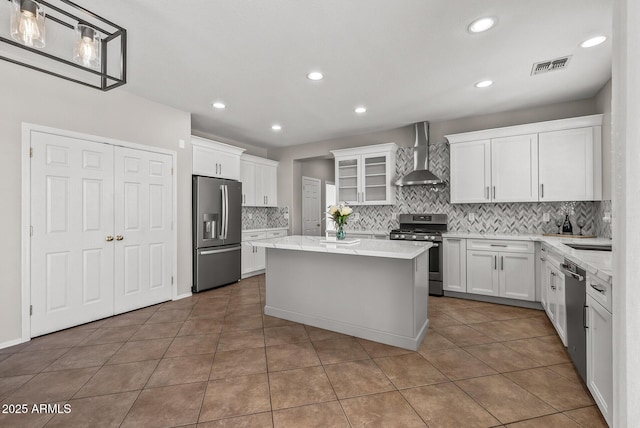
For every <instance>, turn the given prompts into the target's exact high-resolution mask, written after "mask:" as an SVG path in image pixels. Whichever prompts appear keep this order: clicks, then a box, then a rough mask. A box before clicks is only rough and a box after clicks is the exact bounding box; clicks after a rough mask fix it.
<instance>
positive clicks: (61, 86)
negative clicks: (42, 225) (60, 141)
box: [0, 61, 191, 347]
mask: <svg viewBox="0 0 640 428" xmlns="http://www.w3.org/2000/svg"><path fill="white" fill-rule="evenodd" d="M0 76H2V79H0V94H2V96H0V189H2V202H3V209H2V225H3V227H4V231H5V232H4V239H3V240H2V243H0V260H2V267H1V269H0V296H1V298H0V347H1V346H2V344H3V343H6V342H10V341H14V340H18V339H20V337H21V333H22V331H21V328H22V326H21V313H20V311H21V307H22V306H21V286H22V285H21V238H22V233H26V231H25V230H22V225H21V184H20V183H21V179H22V171H21V166H20V165H21V157H20V155H21V144H22V133H21V132H22V122H29V123H34V124H38V125H44V126H50V127H54V128H59V129H65V130H70V131H75V132H81V133H85V134H92V135H97V136H104V137H108V138H114V139H119V140H124V141H128V142H132V143H138V144H145V145H148V146H153V147H160V148H163V149H170V150H174V151H176V152H177V189H176V191H177V204H178V207H177V210H178V218H177V219H176V225H177V228H178V230H177V233H178V242H177V254H178V272H177V275H178V294H179V295H180V294H183V293H188V292H189V291H190V288H191V143H190V139H189V135H190V133H191V117H190V115H189V113H187V112H183V111H179V110H175V109H173V108H170V107H166V106H163V105H160V104H157V103H154V102H151V101H148V100H145V99H143V98H140V97H137V96H135V95H131V94H129V93H127V92H126V88H127V87H126V86H124V87H121V88H117V89H114V90H112V91H109V92H100V91H98V90H96V89H92V88H87V87H83V86H81V85H78V84H75V83H72V82H66V81H64V80H61V79H58V78H55V77H52V76H47V75H45V74H43V73H39V72H36V71H33V70H28V69H26V68H24V67H19V66H17V65H14V64H10V63H7V62H4V61H2V62H0ZM179 139H183V140H185V148H184V149H179V148H178V140H179Z"/></svg>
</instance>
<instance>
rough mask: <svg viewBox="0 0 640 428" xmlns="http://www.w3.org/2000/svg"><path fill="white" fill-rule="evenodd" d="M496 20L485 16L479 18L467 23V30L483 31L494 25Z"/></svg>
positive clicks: (471, 31)
mask: <svg viewBox="0 0 640 428" xmlns="http://www.w3.org/2000/svg"><path fill="white" fill-rule="evenodd" d="M496 22H498V20H497V19H496V18H494V17H491V16H487V17H485V18H479V19H476V20H475V21H473V22H472V23H471V24H469V27H467V28H468V30H469V32H470V33H482V32H483V31H487V30H488V29H490V28H491V27H493V26H494V25H496Z"/></svg>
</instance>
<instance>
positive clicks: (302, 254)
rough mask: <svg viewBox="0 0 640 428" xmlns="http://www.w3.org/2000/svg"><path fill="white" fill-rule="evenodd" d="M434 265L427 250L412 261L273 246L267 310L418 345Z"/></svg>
mask: <svg viewBox="0 0 640 428" xmlns="http://www.w3.org/2000/svg"><path fill="white" fill-rule="evenodd" d="M416 265H417V267H416ZM428 270H429V268H428V257H427V255H426V252H425V253H423V254H421V255H420V256H418V257H417V258H415V259H409V260H407V259H393V258H382V257H368V256H357V255H344V254H331V253H318V252H307V251H296V250H282V249H276V248H267V276H266V291H267V296H266V298H267V299H266V306H265V314H267V315H271V316H276V317H279V318H284V319H288V320H291V321H297V322H302V323H305V324H308V325H313V326H316V327H320V328H325V329H329V330H333V331H338V332H341V333H346V334H351V335H354V336H357V337H362V338H365V339H370V340H375V341H379V342H382V343H387V344H390V345H394V346H401V347H404V348H408V349H417V347H418V346H419V341H418V340H420V341H421V339H422V336H423V335H424V332H425V331H426V326H427V325H428V323H427V319H426V318H427V289H428ZM416 299H419V300H420V301H419V302H416ZM419 318H424V319H423V320H422V321H421V322H419ZM418 324H419V325H418Z"/></svg>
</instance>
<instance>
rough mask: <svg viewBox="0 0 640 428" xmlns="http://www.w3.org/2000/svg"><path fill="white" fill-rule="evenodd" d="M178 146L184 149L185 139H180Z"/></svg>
mask: <svg viewBox="0 0 640 428" xmlns="http://www.w3.org/2000/svg"><path fill="white" fill-rule="evenodd" d="M178 147H180V148H181V149H184V140H178Z"/></svg>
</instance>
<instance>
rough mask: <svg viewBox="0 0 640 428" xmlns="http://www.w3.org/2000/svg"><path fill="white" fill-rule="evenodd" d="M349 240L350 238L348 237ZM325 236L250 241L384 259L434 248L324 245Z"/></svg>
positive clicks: (364, 242) (373, 242) (363, 242)
mask: <svg viewBox="0 0 640 428" xmlns="http://www.w3.org/2000/svg"><path fill="white" fill-rule="evenodd" d="M347 238H348V236H347ZM324 239H325V238H324V237H323V236H300V235H293V236H285V237H282V238H271V239H263V240H259V241H249V243H250V244H251V245H253V246H255V247H264V248H277V249H281V250H296V251H310V252H316V253H333V254H350V255H356V256H369V257H384V258H389V259H408V260H410V259H413V258H415V257H417V256H419V255H420V254H422V253H423V252H425V251H427V250H428V249H429V248H431V247H432V246H433V244H432V243H430V242H407V241H390V240H381V239H363V238H361V239H360V242H359V243H357V244H351V245H344V244H337V243H336V244H334V243H322V242H320V241H321V240H324Z"/></svg>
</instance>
